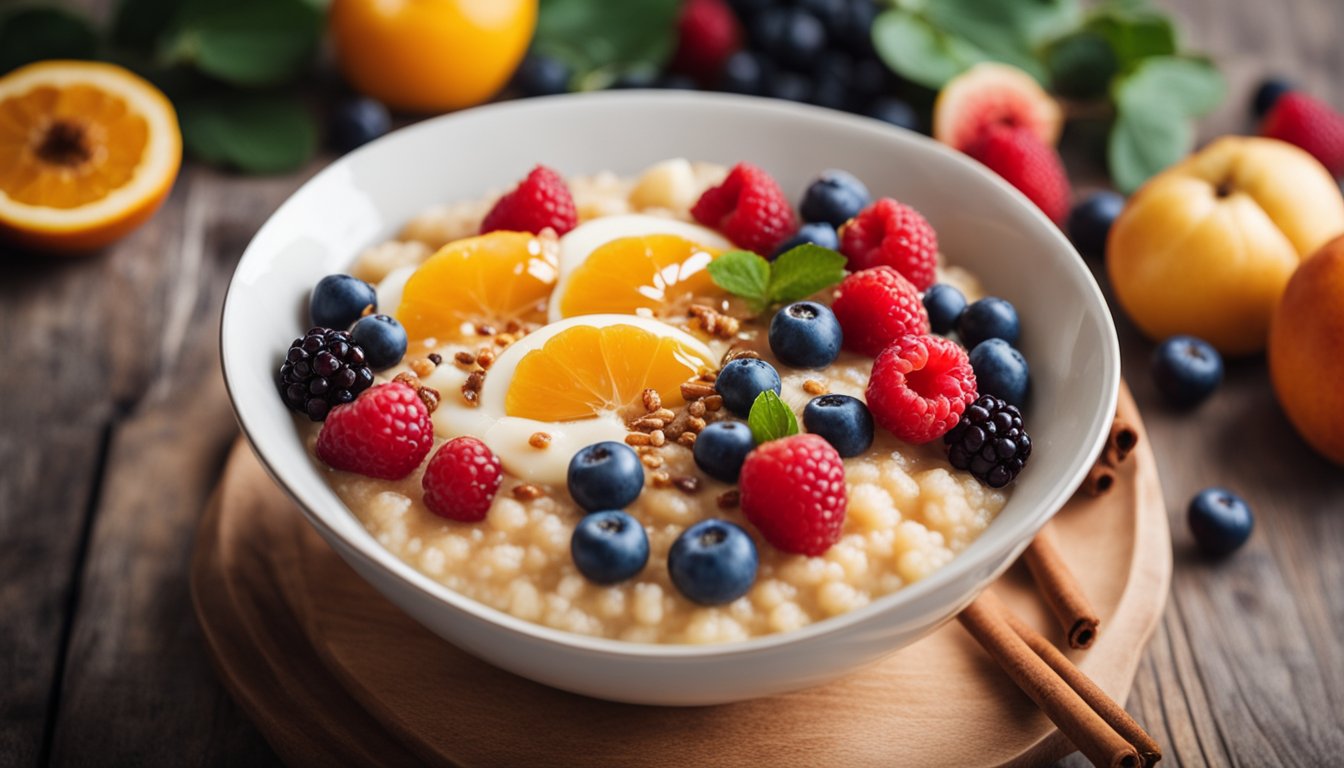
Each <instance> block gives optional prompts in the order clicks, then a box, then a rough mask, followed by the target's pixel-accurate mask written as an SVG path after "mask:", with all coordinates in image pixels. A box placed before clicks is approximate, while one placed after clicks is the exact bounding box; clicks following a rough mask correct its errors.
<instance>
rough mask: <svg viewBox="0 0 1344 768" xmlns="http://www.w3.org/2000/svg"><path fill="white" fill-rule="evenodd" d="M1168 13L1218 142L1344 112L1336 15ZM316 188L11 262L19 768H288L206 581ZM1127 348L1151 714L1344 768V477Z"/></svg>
mask: <svg viewBox="0 0 1344 768" xmlns="http://www.w3.org/2000/svg"><path fill="white" fill-rule="evenodd" d="M89 4H92V5H95V6H96V5H102V3H95V2H92V0H91V1H90V3H89ZM1170 5H1173V6H1176V8H1175V11H1176V12H1177V13H1178V15H1180V16H1182V17H1183V19H1184V21H1185V24H1184V27H1183V29H1184V32H1185V33H1186V34H1187V36H1188V38H1189V40H1190V42H1191V43H1192V44H1193V45H1194V47H1196V48H1199V49H1202V50H1205V51H1208V52H1209V53H1211V54H1213V55H1215V56H1216V57H1217V58H1218V60H1219V62H1220V64H1221V66H1222V69H1223V72H1224V73H1225V74H1226V75H1227V76H1228V78H1229V80H1230V82H1231V85H1232V87H1231V91H1230V95H1229V98H1228V100H1227V102H1226V104H1225V105H1224V106H1223V107H1222V109H1220V110H1219V112H1218V113H1217V114H1215V115H1213V116H1211V117H1209V118H1207V119H1206V120H1205V121H1204V122H1203V124H1202V130H1201V135H1202V136H1203V137H1204V138H1206V139H1207V138H1209V137H1212V136H1215V135H1218V134H1221V133H1228V132H1245V131H1248V130H1249V129H1250V125H1249V121H1248V119H1247V118H1246V117H1245V115H1246V104H1247V101H1248V99H1249V97H1250V90H1251V88H1252V87H1253V83H1255V82H1256V81H1257V80H1258V79H1259V78H1260V77H1261V76H1263V75H1264V74H1265V73H1266V72H1278V73H1283V74H1286V75H1289V76H1291V77H1293V78H1294V79H1296V80H1297V81H1298V82H1299V83H1301V84H1302V85H1303V86H1304V87H1306V88H1308V89H1309V90H1311V91H1312V92H1314V93H1315V94H1317V95H1318V96H1321V97H1324V98H1326V99H1328V100H1329V101H1331V102H1332V103H1333V104H1334V105H1335V106H1336V107H1344V79H1341V78H1340V77H1339V76H1340V74H1341V73H1344V5H1341V4H1340V2H1339V0H1292V1H1290V2H1284V3H1267V2H1259V3H1257V2H1249V1H1248V2H1237V3H1231V2H1226V1H1225V0H1221V1H1220V0H1203V1H1202V2H1193V1H1191V2H1182V3H1179V4H1176V3H1170ZM1074 138H1075V139H1076V138H1077V137H1074ZM1080 144H1081V142H1079V141H1075V142H1074V147H1075V148H1077V147H1078V146H1079V145H1080ZM1075 154H1076V155H1077V156H1075ZM1091 163H1092V161H1090V159H1089V157H1088V156H1087V153H1086V152H1081V153H1072V154H1070V156H1069V165H1070V168H1071V169H1072V170H1074V171H1075V172H1076V173H1077V174H1078V175H1079V177H1080V178H1096V176H1097V174H1098V171H1099V169H1098V168H1097V167H1095V165H1092V164H1091ZM318 167H320V164H315V165H314V166H313V167H312V168H309V169H307V170H306V171H305V172H303V173H298V174H294V175H291V176H283V177H274V178H266V179H256V178H240V177H237V176H232V175H228V174H225V173H220V172H218V171H214V170H210V169H206V168H203V167H200V166H195V165H190V164H189V165H188V166H187V167H186V168H185V169H184V171H183V173H182V176H181V178H180V179H179V180H178V183H177V187H176V188H175V190H174V191H173V194H172V197H171V198H170V199H169V201H168V204H167V206H166V207H165V208H164V210H163V211H162V212H160V213H159V215H158V216H157V217H156V218H155V219H154V220H153V221H152V222H151V223H150V224H149V225H148V226H146V227H145V228H143V229H141V230H140V231H139V232H137V233H135V234H134V235H133V236H132V237H130V238H129V239H127V240H126V241H124V242H122V243H120V244H118V245H117V246H116V247H114V248H112V249H111V250H109V251H108V252H107V253H105V254H102V255H100V256H97V257H94V258H88V259H82V260H63V259H56V258H43V257H37V256H31V255H24V254H16V253H2V254H0V338H3V346H0V349H3V355H4V369H3V370H4V372H3V374H0V376H3V379H0V381H3V386H2V387H0V391H2V392H3V397H0V467H3V470H0V552H3V556H0V617H3V623H2V624H0V764H4V765H31V764H44V765H45V764H58V765H87V764H95V765H113V764H136V765H240V764H243V765H271V764H275V763H276V762H277V761H276V758H275V757H274V755H273V754H272V753H271V751H270V750H269V748H268V747H267V745H266V743H265V742H264V740H263V739H262V738H261V737H260V735H259V734H258V733H257V731H256V730H255V729H254V728H253V727H252V726H251V725H250V724H249V723H248V721H247V719H246V718H245V717H244V716H243V715H242V713H241V712H240V711H239V709H238V708H237V707H236V706H235V705H234V704H233V702H232V701H230V699H229V697H228V695H227V694H226V693H225V692H224V690H223V689H222V688H221V687H220V685H219V683H218V682H217V681H216V678H215V675H214V672H213V670H212V669H211V668H210V663H209V661H208V660H207V658H206V657H205V655H204V651H203V648H202V645H201V639H200V635H199V632H198V630H197V627H196V623H195V620H194V619H193V617H192V612H191V606H190V604H189V600H188V596H187V584H186V573H187V564H188V560H189V557H190V553H191V544H192V537H193V533H194V531H195V527H196V520H197V516H198V515H199V513H200V511H201V509H202V506H203V504H204V502H205V499H206V496H207V494H208V493H209V492H210V489H211V486H212V484H213V483H214V480H215V476H216V474H217V472H218V470H219V468H220V466H221V463H222V461H223V459H224V455H225V450H226V449H227V447H228V446H229V444H230V442H231V440H232V439H233V438H234V436H235V433H236V428H235V425H234V422H233V417H232V415H231V413H230V410H229V406H228V403H227V401H226V398H225V396H224V390H223V384H222V381H221V376H220V370H219V359H218V351H217V345H216V337H217V333H218V328H219V326H218V323H219V309H220V304H221V301H222V299H223V295H224V289H225V285H226V283H227V281H228V279H229V276H230V274H231V273H232V271H233V267H234V264H235V263H236V262H237V260H238V256H239V254H241V252H242V250H243V248H244V246H245V245H246V244H247V242H248V240H249V239H250V238H251V236H252V234H253V233H254V232H255V231H256V229H257V228H258V226H259V225H260V224H261V222H262V221H263V220H264V219H265V218H266V216H267V215H269V214H270V212H271V211H272V210H274V208H275V207H276V205H277V204H278V203H279V202H280V201H281V200H283V199H284V198H285V196H286V195H288V194H289V193H291V192H292V191H293V190H294V189H295V188H296V187H297V186H298V185H299V184H300V183H302V182H303V180H304V179H305V178H307V177H308V176H309V175H311V173H312V172H314V171H316V170H317V168H318ZM1120 329H1121V339H1122V346H1123V350H1124V361H1125V371H1126V373H1127V374H1128V378H1129V381H1130V384H1131V386H1132V387H1133V390H1134V394H1135V395H1136V397H1137V399H1138V401H1139V403H1140V405H1141V407H1142V408H1143V411H1144V414H1145V417H1146V419H1147V423H1148V427H1149V430H1150V431H1151V433H1152V439H1153V443H1154V447H1155V449H1156V452H1157V457H1158V461H1159V464H1160V467H1161V471H1162V475H1163V482H1164V484H1165V488H1166V497H1167V504H1168V507H1169V510H1170V516H1171V523H1172V531H1173V538H1174V541H1175V548H1176V553H1175V554H1176V574H1175V579H1174V582H1173V586H1172V595H1171V601H1170V605H1169V607H1168V609H1167V612H1166V616H1165V618H1164V620H1163V622H1162V625H1161V627H1160V628H1159V629H1158V632H1157V634H1156V636H1155V637H1154V639H1153V641H1152V643H1151V646H1150V648H1149V649H1148V653H1147V657H1146V659H1145V662H1144V664H1143V666H1142V667H1141V669H1140V671H1139V676H1138V680H1137V682H1136V685H1135V688H1134V693H1133V695H1132V696H1131V698H1130V701H1129V708H1130V710H1131V711H1132V712H1133V713H1134V714H1135V715H1136V717H1137V718H1138V719H1139V720H1140V721H1142V723H1143V724H1144V725H1145V726H1146V727H1147V728H1148V729H1149V730H1150V731H1151V732H1152V734H1153V735H1154V736H1155V737H1156V738H1157V739H1158V740H1159V741H1160V742H1161V743H1162V744H1163V745H1164V746H1165V747H1166V749H1167V750H1168V756H1169V758H1168V759H1169V763H1170V764H1173V765H1174V764H1214V765H1222V764H1241V765H1267V764H1283V765H1325V764H1327V763H1331V762H1334V763H1335V764H1338V761H1339V760H1340V759H1341V758H1340V757H1339V756H1340V755H1342V754H1344V644H1341V640H1340V633H1341V631H1342V630H1344V599H1341V597H1340V591H1339V590H1341V589H1344V471H1341V470H1340V469H1339V468H1338V467H1333V466H1331V465H1329V464H1327V463H1326V462H1325V461H1324V460H1323V459H1321V458H1319V457H1317V456H1316V455H1315V454H1313V453H1311V451H1310V450H1308V449H1307V448H1306V446H1305V445H1304V444H1303V443H1302V442H1301V441H1300V440H1299V439H1298V438H1297V437H1296V435H1295V434H1294V433H1293V432H1292V430H1291V428H1290V427H1289V426H1288V424H1287V422H1286V421H1285V420H1284V418H1283V417H1282V415H1281V413H1280V411H1279V408H1278V406H1277V404H1276V403H1275V401H1274V398H1273V395H1272V393H1271V391H1270V387H1269V383H1268V379H1267V375H1266V372H1265V367H1264V365H1263V362H1262V361H1261V360H1260V359H1253V360H1247V361H1241V362H1236V363H1233V364H1232V365H1231V366H1230V367H1229V370H1228V376H1227V382H1226V384H1225V386H1224V387H1223V388H1222V390H1221V391H1219V392H1218V394H1217V395H1216V396H1215V397H1214V398H1213V400H1212V401H1211V402H1210V403H1208V404H1207V405H1206V406H1205V407H1204V408H1202V409H1201V410H1199V411H1198V412H1196V413H1194V414H1180V413H1176V412H1173V411H1170V410H1168V409H1167V408H1164V407H1163V406H1162V405H1161V404H1160V402H1159V401H1158V399H1157V396H1156V392H1155V391H1154V388H1153V386H1152V384H1151V382H1150V380H1149V378H1148V376H1147V372H1146V368H1147V361H1148V355H1149V354H1150V350H1151V347H1150V345H1149V344H1148V343H1147V342H1145V341H1143V340H1141V339H1140V338H1138V337H1137V335H1136V334H1135V332H1134V331H1133V329H1132V328H1131V327H1129V326H1128V325H1127V324H1126V323H1125V322H1123V321H1122V322H1120ZM1213 484H1226V485H1228V486H1230V487H1232V488H1233V489H1235V490H1237V491H1239V492H1240V493H1242V494H1243V495H1244V496H1245V497H1246V498H1247V499H1248V500H1249V501H1250V503H1251V504H1252V506H1253V507H1254V508H1255V510H1256V513H1257V527H1256V531H1255V534H1254V536H1253V537H1252V539H1251V541H1250V543H1249V544H1248V545H1247V546H1246V547H1245V549H1243V550H1242V551H1241V552H1239V553H1238V554H1237V555H1236V556H1235V557H1233V558H1231V559H1230V560H1227V561H1225V562H1217V563H1215V562H1210V561H1208V560H1205V559H1204V558H1201V557H1199V556H1198V555H1197V554H1196V553H1195V552H1194V550H1193V546H1192V543H1191V539H1190V536H1189V534H1188V532H1187V529H1186V526H1185V520H1184V517H1185V505H1186V502H1187V500H1188V499H1189V498H1190V496H1191V495H1192V494H1193V493H1194V492H1195V491H1197V490H1198V489H1200V488H1203V487H1205V486H1208V485H1213ZM1066 763H1067V764H1069V765H1081V764H1082V763H1081V761H1080V759H1079V758H1078V757H1077V756H1076V755H1075V756H1074V757H1073V758H1071V759H1070V760H1069V761H1066ZM1164 764H1167V763H1164Z"/></svg>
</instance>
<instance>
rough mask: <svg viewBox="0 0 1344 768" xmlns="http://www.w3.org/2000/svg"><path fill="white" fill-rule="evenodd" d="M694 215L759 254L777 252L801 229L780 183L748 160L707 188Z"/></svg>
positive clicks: (696, 206) (696, 205) (702, 222)
mask: <svg viewBox="0 0 1344 768" xmlns="http://www.w3.org/2000/svg"><path fill="white" fill-rule="evenodd" d="M691 215H692V216H694V217H695V220H696V221H698V222H700V223H701V224H704V225H705V226H707V227H714V228H715V229H718V230H719V231H720V232H722V233H723V234H724V235H726V236H727V237H728V239H729V240H732V241H733V242H734V243H736V244H737V245H738V246H740V247H742V248H746V249H748V250H750V251H754V252H756V253H760V254H770V253H774V250H775V246H777V245H779V244H780V243H781V242H783V241H784V238H786V237H788V236H789V235H791V234H793V231H794V230H795V229H797V228H798V220H797V218H796V217H795V216H794V215H793V208H791V207H789V201H788V199H787V198H786V197H784V191H783V190H781V189H780V188H779V184H776V183H775V180H774V179H772V178H770V174H768V173H766V172H765V171H763V170H761V169H760V168H757V167H756V166H754V165H751V164H749V163H738V164H737V165H735V166H733V170H732V171H730V172H729V173H728V178H726V179H724V180H723V183H722V184H720V185H719V186H717V187H711V188H710V189H707V190H705V193H704V194H703V195H701V196H700V199H699V200H697V201H696V203H695V206H694V207H692V208H691Z"/></svg>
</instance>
